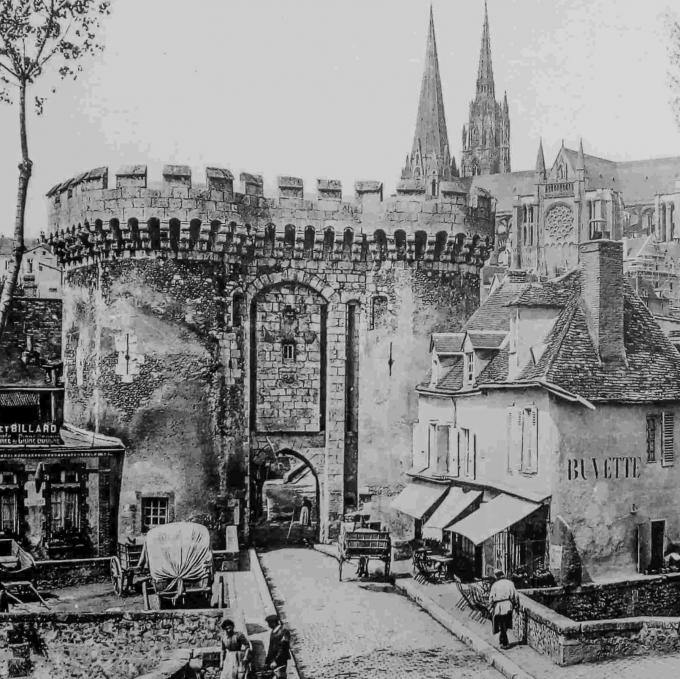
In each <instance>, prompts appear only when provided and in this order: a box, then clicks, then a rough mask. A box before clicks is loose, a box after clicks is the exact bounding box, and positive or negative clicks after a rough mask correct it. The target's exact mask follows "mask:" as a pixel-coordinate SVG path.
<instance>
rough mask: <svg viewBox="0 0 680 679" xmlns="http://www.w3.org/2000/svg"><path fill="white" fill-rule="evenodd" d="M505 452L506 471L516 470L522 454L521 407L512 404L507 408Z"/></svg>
mask: <svg viewBox="0 0 680 679" xmlns="http://www.w3.org/2000/svg"><path fill="white" fill-rule="evenodd" d="M507 452H508V471H516V470H518V469H519V468H520V464H521V456H522V409H521V408H515V407H514V406H513V407H512V408H508V410H507Z"/></svg>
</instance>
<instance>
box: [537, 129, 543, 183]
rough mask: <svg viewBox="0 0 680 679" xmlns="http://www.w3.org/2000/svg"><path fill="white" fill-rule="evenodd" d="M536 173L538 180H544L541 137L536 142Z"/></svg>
mask: <svg viewBox="0 0 680 679" xmlns="http://www.w3.org/2000/svg"><path fill="white" fill-rule="evenodd" d="M536 175H537V177H538V179H539V180H542V181H545V156H544V155H543V139H541V140H540V142H539V144H538V156H536Z"/></svg>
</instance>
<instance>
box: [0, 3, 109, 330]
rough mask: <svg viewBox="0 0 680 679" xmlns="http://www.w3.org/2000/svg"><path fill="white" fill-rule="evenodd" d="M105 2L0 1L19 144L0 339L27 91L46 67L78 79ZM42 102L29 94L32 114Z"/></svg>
mask: <svg viewBox="0 0 680 679" xmlns="http://www.w3.org/2000/svg"><path fill="white" fill-rule="evenodd" d="M109 6H110V0H0V101H3V102H6V103H10V104H12V103H14V102H17V103H18V106H19V140H20V144H21V162H20V163H19V185H18V188H17V204H16V219H15V222H14V258H13V260H12V266H11V268H10V271H9V273H8V275H7V278H6V280H5V282H4V285H3V287H2V295H1V296H0V337H1V336H2V332H3V331H4V329H5V325H6V323H7V316H8V315H9V308H10V304H11V302H12V297H13V295H14V291H15V289H16V284H17V280H18V278H19V270H20V268H21V260H22V257H23V254H24V250H25V246H24V215H25V211H26V197H27V195H28V184H29V181H30V179H31V172H32V167H33V163H32V162H31V159H30V157H29V154H28V134H27V131H26V98H27V93H28V90H29V88H30V87H32V86H34V85H35V84H36V82H37V81H38V80H39V79H40V78H41V77H42V76H43V75H45V74H46V73H47V72H48V71H47V69H49V70H50V71H51V72H53V73H54V74H55V75H58V76H59V77H60V78H62V79H64V78H73V79H75V78H77V77H78V74H79V73H81V71H82V63H81V62H82V59H83V58H84V57H86V56H88V55H92V54H95V53H97V52H99V51H101V50H102V49H103V45H102V44H101V43H100V42H99V41H98V40H97V34H98V32H99V29H100V28H101V20H102V18H103V17H104V16H106V15H108V14H109ZM51 91H52V93H54V91H55V88H54V87H52V88H51ZM44 103H45V97H41V96H35V98H34V104H35V109H36V112H37V114H38V115H40V114H41V113H42V111H43V105H44Z"/></svg>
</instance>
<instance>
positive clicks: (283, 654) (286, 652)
mask: <svg viewBox="0 0 680 679" xmlns="http://www.w3.org/2000/svg"><path fill="white" fill-rule="evenodd" d="M265 620H266V622H267V625H269V629H271V634H270V636H269V650H268V651H267V658H266V660H265V665H266V666H267V668H268V669H272V670H274V677H275V679H286V677H287V676H288V661H289V660H290V632H289V631H288V630H287V629H286V628H285V627H284V626H283V623H282V622H281V620H280V619H279V616H278V615H268V616H267V617H266V618H265Z"/></svg>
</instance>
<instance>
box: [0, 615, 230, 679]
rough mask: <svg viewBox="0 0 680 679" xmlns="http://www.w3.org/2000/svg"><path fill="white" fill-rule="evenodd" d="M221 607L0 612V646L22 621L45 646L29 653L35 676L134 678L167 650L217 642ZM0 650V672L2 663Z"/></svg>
mask: <svg viewBox="0 0 680 679" xmlns="http://www.w3.org/2000/svg"><path fill="white" fill-rule="evenodd" d="M222 614H223V611H219V610H209V609H205V610H196V611H148V612H147V611H139V612H137V611H135V612H127V613H124V612H107V613H40V614H30V613H23V614H19V613H2V614H0V649H3V648H8V633H10V634H11V632H12V630H14V629H15V628H16V626H17V625H19V624H23V625H24V626H25V627H26V628H27V629H29V630H33V631H34V633H35V634H34V638H35V639H37V640H38V641H39V643H40V644H41V645H44V651H45V653H43V654H36V653H33V655H32V659H33V662H34V670H33V671H34V674H33V675H32V676H35V677H50V679H108V678H109V677H114V676H115V677H116V678H117V679H134V678H135V677H138V676H140V675H143V674H145V673H148V672H152V671H154V670H155V669H156V668H158V666H159V664H160V663H161V661H163V660H165V659H167V657H168V654H169V652H171V651H174V650H176V649H178V648H185V649H195V648H205V647H208V646H214V645H216V644H219V638H220V635H219V626H218V623H219V620H220V619H221V616H222ZM7 661H8V659H7V658H5V659H4V660H3V658H2V650H0V676H6V675H5V674H3V671H4V668H3V664H2V663H3V662H5V663H6V662H7Z"/></svg>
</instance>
